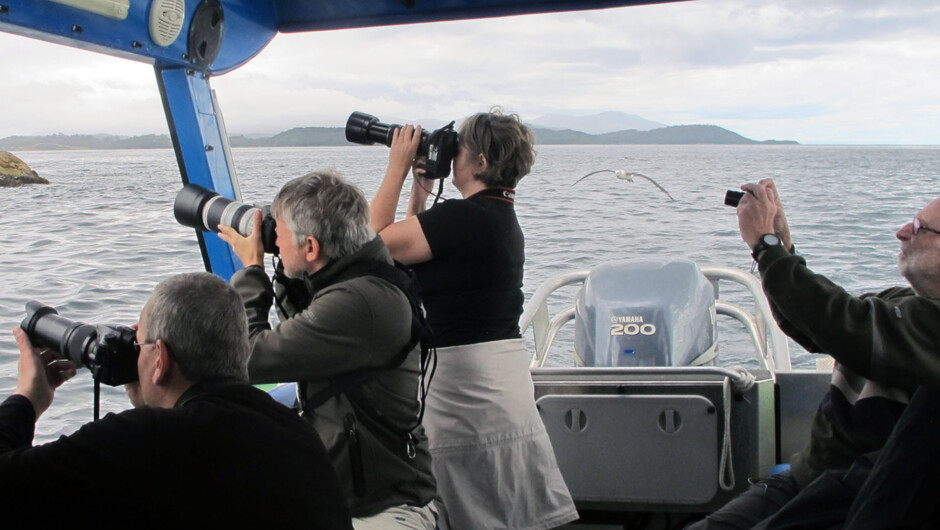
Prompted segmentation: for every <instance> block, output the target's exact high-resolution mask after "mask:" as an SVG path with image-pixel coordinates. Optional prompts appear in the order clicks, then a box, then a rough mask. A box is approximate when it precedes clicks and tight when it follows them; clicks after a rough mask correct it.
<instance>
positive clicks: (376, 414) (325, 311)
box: [219, 171, 437, 530]
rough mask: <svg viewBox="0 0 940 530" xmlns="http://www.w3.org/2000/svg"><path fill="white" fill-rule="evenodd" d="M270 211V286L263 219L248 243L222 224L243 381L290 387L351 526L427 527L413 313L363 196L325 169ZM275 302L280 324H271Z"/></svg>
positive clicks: (428, 484)
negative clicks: (242, 328)
mask: <svg viewBox="0 0 940 530" xmlns="http://www.w3.org/2000/svg"><path fill="white" fill-rule="evenodd" d="M271 213H272V216H273V217H274V220H275V221H276V232H277V246H278V249H279V254H280V258H281V262H280V265H279V266H278V267H277V269H278V270H277V271H275V281H274V283H272V281H271V280H270V279H269V278H268V276H267V274H266V273H265V270H264V259H263V258H264V249H263V246H262V241H261V231H260V230H258V227H260V226H261V213H260V212H256V214H255V218H254V223H255V228H256V229H255V230H254V231H253V233H252V235H251V236H249V237H247V238H246V237H242V236H240V235H239V234H238V233H237V232H235V231H234V230H232V229H231V228H228V227H225V226H222V225H220V226H219V229H220V231H221V237H222V239H224V240H225V241H227V242H229V243H230V244H231V245H232V248H233V249H234V251H235V253H236V254H237V255H238V256H239V258H241V260H242V263H243V264H244V266H245V268H244V269H243V270H241V271H239V272H237V273H236V274H235V275H234V276H233V277H232V285H233V286H234V287H235V288H236V290H238V292H239V294H240V295H241V296H242V298H243V300H244V303H245V310H246V312H247V314H248V328H249V335H250V341H251V348H252V349H251V359H250V360H249V363H248V370H249V375H250V378H251V380H252V382H255V383H273V382H297V383H298V397H299V401H300V405H301V407H302V411H303V416H304V417H305V418H307V420H309V421H310V423H311V424H312V425H313V426H314V428H315V429H316V430H317V432H318V433H319V434H320V437H321V438H322V440H323V443H324V444H325V445H326V447H327V451H328V453H329V455H330V458H331V460H332V463H333V467H334V469H335V470H336V472H337V474H338V475H339V477H340V482H341V483H342V486H343V490H344V492H345V495H346V500H347V502H348V504H349V507H350V511H351V512H352V516H353V527H354V528H356V529H357V530H363V529H371V528H377V529H378V528H383V529H384V528H409V529H411V528H414V529H427V530H431V529H433V528H434V526H435V524H436V519H437V514H436V511H435V509H434V507H433V504H432V499H433V497H434V495H435V484H434V478H433V476H432V475H431V464H430V454H429V453H428V446H427V438H426V437H425V436H424V432H423V430H422V429H421V428H420V412H419V411H420V402H419V398H418V395H419V388H421V387H422V385H421V383H420V380H421V377H422V369H421V368H422V366H423V365H424V364H423V363H422V360H423V359H422V357H423V356H422V355H421V351H420V349H419V348H418V347H417V346H416V344H417V342H418V336H417V335H418V333H417V331H416V327H415V326H416V322H419V321H420V319H421V317H420V316H419V312H418V310H417V304H418V302H417V299H416V295H414V293H413V290H412V289H411V288H410V280H409V279H408V278H407V275H405V274H404V273H402V272H401V271H399V270H398V269H396V268H395V267H394V266H393V265H392V260H391V258H390V257H389V253H388V250H387V249H386V248H385V245H384V244H383V243H382V240H381V238H379V237H377V236H376V234H375V232H373V231H372V229H371V228H370V226H369V205H368V203H367V202H366V199H365V196H364V195H363V194H362V192H361V191H360V190H359V189H358V188H357V187H355V186H354V185H352V184H350V183H348V182H347V181H346V180H345V179H343V178H342V177H340V176H339V175H337V174H336V173H334V172H332V171H326V172H316V173H311V174H309V175H306V176H304V177H300V178H297V179H294V180H292V181H290V182H288V183H287V184H285V185H284V187H283V188H282V189H281V191H280V192H278V194H277V197H276V198H275V199H274V203H273V204H272V205H271ZM402 277H404V278H402ZM275 284H276V285H275ZM275 299H276V300H277V309H278V316H279V317H280V324H278V326H277V327H275V328H273V329H272V327H271V325H270V324H269V322H268V314H269V312H270V310H271V306H272V304H273V303H274V301H275Z"/></svg>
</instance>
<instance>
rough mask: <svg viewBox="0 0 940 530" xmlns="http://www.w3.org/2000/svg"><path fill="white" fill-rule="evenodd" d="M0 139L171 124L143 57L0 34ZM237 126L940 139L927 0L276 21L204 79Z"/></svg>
mask: <svg viewBox="0 0 940 530" xmlns="http://www.w3.org/2000/svg"><path fill="white" fill-rule="evenodd" d="M0 67H2V69H3V71H4V72H5V75H3V76H0V97H2V100H3V101H4V102H5V103H6V104H5V105H4V110H3V113H2V115H3V119H2V120H0V137H5V136H11V135H34V134H49V133H54V132H63V133H69V134H77V133H111V134H126V135H136V134H148V133H157V134H166V133H167V126H166V122H165V118H164V115H163V109H162V106H161V104H160V98H159V94H158V92H157V87H156V81H155V80H154V73H153V69H152V67H151V66H150V65H147V64H142V63H136V62H133V61H129V60H126V59H117V58H112V57H108V56H103V55H98V54H93V53H88V52H79V51H77V50H71V49H69V48H65V47H62V46H58V45H53V44H48V43H44V42H40V41H36V40H32V39H27V38H24V37H19V36H14V35H8V34H4V33H0ZM212 86H213V87H214V88H215V89H216V91H217V93H218V97H219V100H220V103H221V106H222V110H223V112H224V116H225V120H226V125H227V126H228V130H229V132H230V133H255V132H258V133H275V132H279V131H281V130H285V129H288V128H291V127H302V126H339V125H342V124H343V123H345V119H346V117H347V116H348V115H349V113H350V112H352V111H354V110H361V111H364V112H368V113H370V114H375V115H376V116H378V117H380V118H383V120H384V119H385V118H386V117H395V118H399V119H408V120H416V121H420V120H421V119H430V118H433V119H437V120H449V119H458V118H461V117H463V116H466V115H468V114H471V113H473V112H477V111H481V110H486V109H487V108H489V107H490V106H492V105H496V104H499V105H502V106H503V107H504V108H507V109H509V110H513V111H516V112H518V113H519V114H520V115H521V116H522V118H523V119H524V120H525V119H534V118H537V117H539V116H541V115H543V114H548V113H563V114H574V115H584V114H592V113H596V112H600V111H606V110H616V111H622V112H627V113H630V114H637V115H640V116H642V117H644V118H647V119H649V120H653V121H657V122H661V123H665V124H669V125H682V124H714V125H719V126H721V127H725V128H727V129H730V130H733V131H735V132H738V133H740V134H742V135H744V136H746V137H749V138H753V139H756V140H767V139H793V140H797V141H800V142H803V143H839V144H842V143H849V144H853V143H854V144H857V143H864V144H940V3H938V2H936V0H903V1H902V0H786V1H780V0H778V1H768V0H697V1H694V2H682V3H676V4H665V5H656V6H647V7H628V8H617V9H607V10H599V11H588V12H576V13H562V14H556V15H531V16H523V17H511V18H502V19H495V20H482V21H464V22H446V23H435V24H422V25H411V26H396V27H386V28H374V29H359V30H343V31H329V32H322V33H313V34H286V35H279V36H278V37H276V38H275V39H274V41H273V42H272V43H271V44H269V45H268V47H267V48H266V49H265V50H263V51H262V52H261V54H260V55H259V56H258V57H256V58H255V59H254V60H253V61H251V62H249V63H248V64H247V65H245V66H243V67H241V68H240V69H238V70H235V71H234V72H231V73H229V74H226V75H224V76H220V77H217V78H214V79H213V81H212Z"/></svg>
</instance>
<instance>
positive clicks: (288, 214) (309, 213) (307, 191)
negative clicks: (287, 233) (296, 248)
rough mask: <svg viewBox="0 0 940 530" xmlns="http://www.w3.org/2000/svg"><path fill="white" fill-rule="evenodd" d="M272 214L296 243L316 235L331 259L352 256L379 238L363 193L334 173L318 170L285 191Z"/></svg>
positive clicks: (298, 179) (286, 187)
mask: <svg viewBox="0 0 940 530" xmlns="http://www.w3.org/2000/svg"><path fill="white" fill-rule="evenodd" d="M271 214H272V215H274V217H276V218H277V219H278V220H279V221H283V222H285V223H287V227H288V228H290V230H291V232H293V233H294V239H295V241H294V243H295V244H297V245H301V244H303V242H304V238H306V237H307V236H313V237H314V238H315V239H316V240H317V241H318V242H319V243H320V251H321V252H323V255H324V256H325V257H326V258H327V259H336V258H342V257H345V256H348V255H350V254H353V253H354V252H356V251H358V250H359V249H361V248H362V247H363V245H365V244H366V243H368V242H369V241H371V240H372V239H374V238H375V232H374V231H373V230H372V228H371V227H370V226H369V203H368V202H366V197H365V195H363V194H362V190H360V189H359V188H357V187H356V186H355V185H353V184H350V183H349V182H348V181H347V180H346V179H344V178H343V177H342V176H340V175H339V174H338V173H336V172H335V171H333V170H326V171H315V172H313V173H310V174H307V175H304V176H303V177H298V178H295V179H294V180H291V181H290V182H288V183H287V184H285V185H284V187H283V188H281V191H279V192H278V194H277V197H275V198H274V203H272V204H271Z"/></svg>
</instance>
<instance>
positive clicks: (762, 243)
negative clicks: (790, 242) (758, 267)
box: [751, 234, 783, 261]
mask: <svg viewBox="0 0 940 530" xmlns="http://www.w3.org/2000/svg"><path fill="white" fill-rule="evenodd" d="M782 244H783V243H782V242H781V241H780V238H779V237H777V235H776V234H764V235H762V236H760V239H758V240H757V244H756V245H754V251H753V252H751V257H753V258H754V261H757V258H759V257H760V255H761V252H763V251H765V250H767V249H768V248H770V247H776V246H780V245H782Z"/></svg>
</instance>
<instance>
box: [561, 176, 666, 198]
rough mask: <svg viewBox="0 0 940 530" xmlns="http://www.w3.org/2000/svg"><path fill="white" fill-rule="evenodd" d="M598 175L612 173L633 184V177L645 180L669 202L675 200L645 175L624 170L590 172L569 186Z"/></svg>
mask: <svg viewBox="0 0 940 530" xmlns="http://www.w3.org/2000/svg"><path fill="white" fill-rule="evenodd" d="M598 173H613V174H614V176H615V177H617V178H618V179H620V180H626V181H627V182H633V178H634V177H640V178H645V179H646V180H648V181H650V182H652V183H653V185H654V186H656V187H657V188H659V190H660V191H662V192H663V193H665V194H666V196H667V197H669V200H670V201H674V200H675V199H673V198H672V195H670V194H669V192H668V191H666V188H664V187H662V186H660V185H659V183H658V182H656V181H655V180H653V179H651V178H649V177H647V176H646V175H641V174H639V173H633V172H629V171H624V170H622V169H617V170H613V169H599V170H597V171H591V172H590V173H588V174H587V175H584V176H583V177H581V178H579V179H578V180H576V181H574V183H573V184H571V185H572V186H574V185H575V184H577V183H579V182H581V181H582V180H584V179H586V178H588V177H590V176H591V175H596V174H598Z"/></svg>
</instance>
